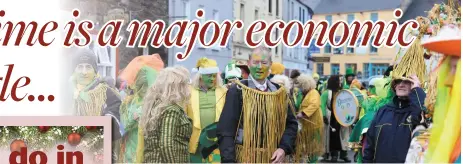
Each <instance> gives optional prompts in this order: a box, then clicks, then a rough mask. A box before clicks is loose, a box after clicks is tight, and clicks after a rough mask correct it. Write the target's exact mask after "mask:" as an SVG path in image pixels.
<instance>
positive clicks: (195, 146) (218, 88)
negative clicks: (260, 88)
mask: <svg viewBox="0 0 463 164" xmlns="http://www.w3.org/2000/svg"><path fill="white" fill-rule="evenodd" d="M194 69H195V72H196V75H195V77H194V78H193V81H192V86H191V87H190V89H191V99H190V104H189V105H188V107H187V114H188V116H189V117H190V118H191V119H192V120H193V134H192V135H191V139H190V146H189V151H190V153H191V156H190V158H191V162H193V163H203V162H205V163H216V162H220V152H219V149H218V145H217V138H216V135H215V134H213V133H214V132H215V130H216V128H215V124H216V122H218V121H219V118H220V114H221V113H222V108H223V105H224V103H225V94H226V92H227V90H226V88H224V87H223V84H222V83H223V81H222V79H221V77H220V73H219V68H218V67H217V63H216V61H215V60H212V59H208V58H205V57H203V58H201V59H199V60H198V62H197V65H196V68H194Z"/></svg>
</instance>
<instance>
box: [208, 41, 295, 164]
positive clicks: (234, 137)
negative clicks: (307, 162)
mask: <svg viewBox="0 0 463 164" xmlns="http://www.w3.org/2000/svg"><path fill="white" fill-rule="evenodd" d="M248 64H249V67H250V72H251V76H249V79H247V80H242V81H237V82H236V84H233V85H232V87H230V89H229V90H228V92H227V95H226V100H225V105H224V108H223V111H222V116H221V117H220V120H219V123H218V126H217V135H218V139H219V148H220V152H221V153H220V155H221V159H222V160H221V161H222V162H224V163H228V162H245V163H270V162H277V163H279V162H283V161H284V160H285V156H286V155H289V154H291V153H293V150H294V141H295V140H296V135H297V127H298V124H297V121H296V118H295V112H293V110H291V107H290V101H289V97H288V96H287V92H286V88H285V87H282V86H280V85H278V84H275V83H272V82H270V81H269V80H267V78H268V76H269V70H270V66H271V65H272V58H271V52H270V50H269V49H268V48H266V47H258V48H256V49H254V50H253V53H252V54H251V55H250V58H249V61H248Z"/></svg>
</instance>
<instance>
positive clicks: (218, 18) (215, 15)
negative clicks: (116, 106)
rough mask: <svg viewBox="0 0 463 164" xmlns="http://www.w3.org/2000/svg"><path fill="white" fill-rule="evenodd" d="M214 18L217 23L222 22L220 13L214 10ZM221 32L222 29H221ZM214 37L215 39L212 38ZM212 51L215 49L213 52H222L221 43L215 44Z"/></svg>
mask: <svg viewBox="0 0 463 164" xmlns="http://www.w3.org/2000/svg"><path fill="white" fill-rule="evenodd" d="M212 18H213V19H214V20H215V21H217V22H219V21H220V17H219V11H218V10H213V11H212ZM219 30H220V28H219ZM212 37H213V36H212ZM212 37H211V38H212ZM212 49H213V50H217V51H220V49H221V48H220V42H215V44H214V45H213V46H212Z"/></svg>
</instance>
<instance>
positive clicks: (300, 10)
mask: <svg viewBox="0 0 463 164" xmlns="http://www.w3.org/2000/svg"><path fill="white" fill-rule="evenodd" d="M301 15H302V8H301V7H299V18H298V19H299V21H301V22H302V16H301Z"/></svg>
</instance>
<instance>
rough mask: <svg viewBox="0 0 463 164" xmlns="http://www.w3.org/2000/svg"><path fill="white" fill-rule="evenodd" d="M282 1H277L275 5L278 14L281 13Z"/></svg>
mask: <svg viewBox="0 0 463 164" xmlns="http://www.w3.org/2000/svg"><path fill="white" fill-rule="evenodd" d="M279 2H280V1H279V0H277V1H276V4H275V7H276V15H277V16H278V15H279V14H280V3H279Z"/></svg>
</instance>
